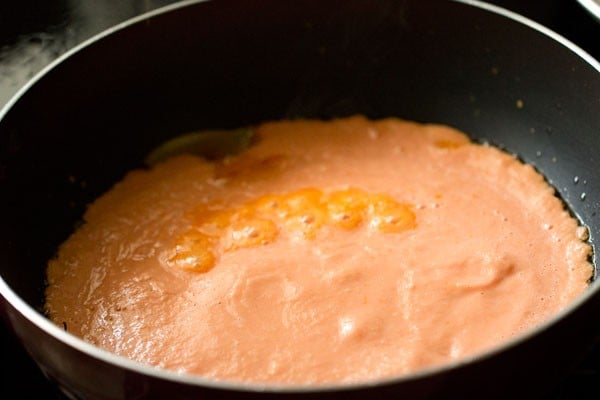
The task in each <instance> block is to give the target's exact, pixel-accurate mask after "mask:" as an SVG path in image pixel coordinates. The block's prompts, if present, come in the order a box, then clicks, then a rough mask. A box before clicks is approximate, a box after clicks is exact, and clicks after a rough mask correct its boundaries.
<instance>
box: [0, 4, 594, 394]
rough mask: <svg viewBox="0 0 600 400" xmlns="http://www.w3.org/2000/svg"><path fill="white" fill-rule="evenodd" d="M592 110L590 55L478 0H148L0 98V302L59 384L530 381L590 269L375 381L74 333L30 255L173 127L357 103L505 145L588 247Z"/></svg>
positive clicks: (170, 389)
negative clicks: (123, 350) (494, 342)
mask: <svg viewBox="0 0 600 400" xmlns="http://www.w3.org/2000/svg"><path fill="white" fill-rule="evenodd" d="M599 111H600V65H599V64H598V62H597V61H595V60H594V59H592V57H590V56H589V55H587V54H586V53H585V52H583V51H582V50H581V49H579V48H577V47H576V46H574V45H572V44H571V43H569V42H568V41H567V40H565V39H564V38H562V37H560V36H558V35H557V34H555V33H553V32H551V31H549V30H547V29H545V28H543V27H541V26H539V25H537V24H535V23H533V22H531V21H527V20H525V19H524V18H522V17H519V16H518V15H515V14H512V13H510V12H507V11H505V10H502V9H499V8H496V7H494V6H491V5H488V4H486V3H480V2H477V1H466V0H465V1H448V0H429V1H417V0H415V1H397V0H378V1H373V0H348V1H345V2H343V3H342V4H340V3H338V2H331V1H322V0H296V1H293V2H289V1H287V2H286V1H278V0H256V1H252V2H249V1H246V0H214V1H189V2H182V3H178V4H177V5H173V6H169V7H165V8H162V9H160V10H157V11H155V12H151V13H149V14H146V15H144V16H142V17H140V18H137V19H134V20H131V21H128V22H126V23H124V24H122V25H119V26H117V27H115V28H113V29H111V30H109V31H106V32H105V33H103V34H101V35H99V36H97V37H94V38H93V39H92V40H90V41H88V42H86V43H84V44H83V45H81V46H79V47H77V48H76V49H74V50H73V51H71V52H69V53H68V54H66V55H65V56H63V57H61V58H59V59H58V60H57V61H56V62H55V63H53V64H52V65H51V66H50V67H48V68H47V69H45V70H44V71H42V73H41V74H39V75H38V76H37V77H36V78H34V79H33V80H31V81H30V82H29V83H28V84H27V85H26V87H25V88H24V89H23V90H21V91H20V92H19V93H18V94H17V95H16V96H15V97H14V98H13V99H12V100H11V101H10V102H9V104H8V105H7V106H6V107H5V108H4V109H3V111H2V112H1V114H0V193H1V196H0V220H1V221H2V224H1V226H0V259H1V260H2V261H1V262H0V268H1V271H0V272H1V279H0V293H1V295H2V296H1V300H2V302H1V305H2V306H1V310H2V315H3V318H4V320H5V321H6V323H7V325H8V326H9V327H10V329H11V330H12V331H13V332H14V334H15V335H16V337H17V338H18V339H19V340H20V341H21V342H22V344H23V346H24V347H25V349H26V350H27V352H28V353H29V354H30V355H31V357H32V358H33V359H34V360H35V362H36V363H37V364H38V365H39V367H40V369H41V370H42V371H43V372H44V374H45V375H46V376H47V377H48V378H49V379H50V380H52V381H53V382H55V383H57V384H58V385H59V386H60V387H61V388H62V390H63V392H64V393H65V394H67V395H68V396H69V397H71V398H81V399H96V398H97V399H124V398H135V399H139V398H164V397H168V398H173V399H177V398H212V397H216V398H236V399H237V398H239V399H253V398H311V399H312V398H318V399H330V398H335V399H337V398H365V396H373V397H376V398H386V397H394V398H396V397H406V398H411V399H415V398H416V399H418V398H454V397H457V398H471V397H477V398H505V397H506V396H511V395H512V396H515V395H519V396H529V397H530V398H535V397H538V396H540V395H542V394H543V388H547V387H548V382H555V381H557V380H558V379H559V378H560V377H561V376H562V375H563V374H564V373H565V372H566V371H568V369H569V368H570V367H571V366H572V365H574V364H575V363H576V362H577V361H578V360H579V359H580V357H581V356H582V354H584V353H585V351H586V350H587V349H588V347H589V346H590V345H591V343H592V341H593V338H594V336H595V335H596V334H597V333H598V332H599V331H600V326H599V322H598V321H599V318H598V317H597V315H598V312H599V311H600V310H599V308H600V293H599V292H600V288H599V283H598V282H597V281H594V282H592V283H591V285H590V288H589V290H588V291H587V292H586V293H584V294H583V295H582V296H581V297H580V298H579V299H578V300H577V301H575V302H574V304H573V305H572V306H571V307H569V308H568V309H566V310H565V311H564V312H561V313H560V314H559V315H557V316H556V317H555V318H553V319H551V320H550V321H548V322H547V323H545V324H543V325H542V326H540V327H539V328H537V329H535V330H532V331H530V332H528V333H526V334H524V335H521V336H519V337H517V338H515V339H514V340H511V341H509V342H507V343H505V344H503V345H502V346H499V347H497V348H494V349H492V350H491V351H488V352H486V353H485V354H483V355H479V356H477V357H471V358H468V359H465V360H462V361H459V362H456V363H453V364H449V365H445V366H442V367H437V368H432V369H427V370H424V371H420V372H418V373H415V374H411V375H409V376H405V377H398V378H394V379H387V380H379V381H375V382H368V383H361V384H346V385H333V386H318V387H316V386H315V387H297V386H285V387H269V386H264V385H252V384H246V385H239V384H232V383H226V382H225V383H219V382H211V381H209V380H206V379H203V378H201V377H191V376H185V375H178V374H175V373H171V372H164V371H158V370H155V369H152V368H149V367H145V366H142V365H139V364H137V363H134V362H131V361H129V360H125V359H122V358H119V357H116V356H114V355H112V354H108V353H106V352H104V351H102V350H100V349H97V348H95V347H93V346H92V345H90V344H88V343H85V342H83V341H82V340H80V339H78V338H75V337H73V336H72V335H70V334H69V333H67V332H65V331H63V330H62V329H61V328H60V327H58V326H55V325H53V324H52V323H51V322H50V321H49V320H48V319H46V318H45V317H44V316H43V314H42V313H41V312H40V310H41V306H42V304H43V299H44V298H43V295H44V285H45V281H44V275H45V266H46V262H47V260H48V259H49V258H51V257H52V256H53V255H54V253H55V251H56V249H57V247H58V245H59V244H60V243H61V242H62V241H64V240H65V239H66V238H67V237H68V235H69V234H70V233H71V232H72V231H73V230H74V229H75V228H76V227H77V225H78V223H80V219H81V216H82V214H83V211H84V210H85V207H86V206H87V204H89V203H90V202H91V201H92V200H93V199H95V198H96V197H98V196H99V195H100V194H102V193H103V192H105V191H106V190H108V189H109V188H110V187H111V186H112V184H113V183H114V182H116V181H118V180H119V179H121V178H122V177H123V176H124V174H125V173H126V172H127V171H128V170H130V169H132V168H136V167H140V166H141V165H142V161H143V159H144V157H145V155H146V154H148V153H149V152H150V151H151V149H153V148H155V147H156V146H157V145H159V144H160V143H162V142H164V141H165V140H167V139H169V138H171V137H173V136H175V135H178V134H180V133H184V132H189V131H193V130H198V129H228V128H235V127H239V126H247V125H250V124H255V123H259V122H261V121H265V120H273V119H282V118H295V117H312V118H332V117H341V116H348V115H352V114H358V113H360V114H364V115H366V116H368V117H371V118H382V117H387V116H398V117H401V118H406V119H412V120H416V121H422V122H437V123H444V124H448V125H452V126H454V127H456V128H458V129H461V130H463V131H465V132H467V133H468V134H469V135H471V136H472V138H473V139H474V140H477V141H485V142H489V143H492V144H494V145H497V146H499V147H501V148H503V149H505V150H507V151H509V152H511V153H514V154H516V155H518V156H519V157H520V158H521V159H522V160H524V161H526V162H529V163H532V164H533V165H534V166H535V167H536V168H537V169H539V170H540V171H541V172H542V173H543V174H544V175H545V176H546V177H547V178H548V180H549V182H550V183H551V184H553V185H554V186H555V187H556V188H557V195H558V196H560V197H561V198H562V199H563V200H564V201H565V203H566V204H567V205H568V206H569V209H570V210H571V211H572V213H573V215H574V216H575V217H577V218H579V219H580V220H581V221H582V223H583V224H585V225H587V226H588V227H589V230H590V242H591V243H592V245H593V246H595V244H596V241H597V240H598V239H597V238H598V237H599V236H600V221H599V218H600V215H599V212H598V211H599V208H600V204H599V202H598V198H600V197H599V195H600V174H599V173H598V171H599V170H600V169H599V167H600V161H599V159H598V157H597V154H598V152H599V151H600V112H599ZM592 261H594V262H595V261H596V260H595V258H594V259H593V260H592ZM5 362H7V361H5Z"/></svg>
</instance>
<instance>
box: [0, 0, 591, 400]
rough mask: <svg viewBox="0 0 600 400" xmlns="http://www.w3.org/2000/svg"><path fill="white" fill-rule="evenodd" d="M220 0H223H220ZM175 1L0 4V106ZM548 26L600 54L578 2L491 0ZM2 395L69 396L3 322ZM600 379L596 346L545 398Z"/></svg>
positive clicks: (587, 388) (585, 389)
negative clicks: (123, 26)
mask: <svg viewBox="0 0 600 400" xmlns="http://www.w3.org/2000/svg"><path fill="white" fill-rule="evenodd" d="M216 1H218V0H216ZM594 1H595V0H594ZM175 2H176V1H174V0H102V1H95V0H53V1H36V0H20V1H18V2H17V1H13V2H10V1H6V2H5V1H2V2H0V107H1V106H3V105H4V104H5V103H6V102H7V101H8V100H9V99H10V97H11V96H12V95H13V94H15V93H16V92H17V90H18V89H19V88H20V87H21V86H22V85H23V84H25V83H26V82H27V80H28V79H29V78H31V77H32V76H33V75H35V74H36V73H37V72H38V71H40V70H41V69H42V68H43V67H44V66H45V65H47V64H48V63H49V62H50V61H52V60H53V59H55V58H56V57H58V56H59V55H60V54H62V53H64V52H65V51H66V50H68V49H70V48H71V47H73V46H74V45H76V44H78V43H81V42H82V41H83V40H85V39H87V38H89V37H91V36H93V35H94V34H95V33H98V32H100V31H102V30H104V29H106V28H108V27H110V26H112V25H113V24H115V23H118V22H121V21H124V20H126V19H128V18H130V17H133V16H135V15H138V14H140V13H142V12H145V11H149V10H151V9H155V8H157V7H160V6H163V5H167V4H170V3H175ZM488 2H489V3H493V4H497V5H499V6H502V7H505V8H507V9H509V10H512V11H515V12H517V13H519V14H521V15H524V16H526V17H528V18H530V19H532V20H534V21H536V22H539V23H541V24H542V25H545V26H546V27H548V28H550V29H552V30H553V31H555V32H557V33H559V34H561V35H562V36H564V37H566V38H567V39H569V40H571V41H572V42H574V43H575V44H577V45H578V46H580V47H581V48H582V49H584V50H585V51H587V52H588V53H589V54H591V55H592V56H593V57H594V58H596V59H597V60H600V18H599V19H596V18H594V17H593V16H592V15H591V14H590V13H588V12H586V10H584V8H583V7H582V6H581V5H580V4H579V3H578V2H577V1H575V0H545V1H529V0H528V1H522V0H490V1H488ZM0 346H1V353H0V354H2V359H3V362H2V373H1V375H0V376H1V379H2V381H1V382H2V384H1V385H0V397H2V398H7V396H6V394H9V393H15V394H17V395H16V396H17V397H18V398H37V399H57V400H64V399H65V397H64V395H62V393H61V392H60V391H59V390H58V389H57V388H56V386H54V385H53V384H51V383H50V382H49V381H47V380H46V379H45V377H44V376H43V374H42V373H41V371H40V370H39V369H38V368H37V366H36V365H35V364H34V362H33V361H32V360H31V359H30V358H29V357H28V355H27V354H26V353H25V351H24V350H23V348H22V347H21V345H20V343H19V342H18V341H17V340H16V339H15V338H14V337H13V336H12V335H11V334H10V333H9V332H8V330H7V329H6V327H5V326H4V325H3V324H2V323H0ZM599 384H600V332H599V335H598V340H597V345H596V346H595V347H593V348H592V350H591V351H590V352H589V354H588V355H587V357H586V358H585V359H584V360H583V361H582V362H581V363H580V364H579V365H578V366H577V367H576V368H575V369H574V370H573V371H572V372H571V373H570V374H568V375H567V376H566V377H565V378H564V379H563V380H562V381H560V382H549V393H548V395H547V397H546V398H544V399H543V400H562V399H592V398H593V399H596V398H598V385H599Z"/></svg>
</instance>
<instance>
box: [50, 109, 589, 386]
mask: <svg viewBox="0 0 600 400" xmlns="http://www.w3.org/2000/svg"><path fill="white" fill-rule="evenodd" d="M255 134H256V136H257V138H258V140H257V142H256V143H255V144H253V145H252V146H251V147H250V148H249V149H248V150H246V151H244V152H243V153H241V154H239V155H237V156H232V157H230V158H226V159H225V160H222V161H214V162H209V161H206V160H203V159H201V158H198V157H194V156H190V155H181V156H177V157H173V158H171V159H168V160H166V161H164V162H161V163H159V164H158V165H156V166H155V167H153V168H152V169H150V170H136V171H132V172H131V173H129V174H128V175H127V176H126V177H125V178H124V179H123V181H122V182H119V183H117V184H116V185H115V186H114V188H113V189H112V190H111V191H109V192H108V193H106V194H105V195H103V196H102V197H100V198H99V199H98V200H97V201H95V202H94V203H93V204H91V205H90V207H89V209H88V211H87V212H86V214H85V221H86V222H85V224H84V225H83V226H81V228H80V229H78V230H77V231H76V232H75V233H74V234H73V235H72V236H71V237H70V238H69V239H68V240H67V241H66V242H65V243H64V244H63V245H62V247H61V248H60V250H59V253H58V256H57V257H56V258H55V259H53V260H51V261H50V262H49V266H48V283H49V285H48V288H47V299H46V300H47V301H46V310H47V313H48V315H49V317H50V318H51V319H52V320H53V321H54V322H55V323H56V324H58V325H60V326H64V327H65V328H66V329H67V330H68V331H69V332H71V333H73V334H74V335H77V336H80V337H82V338H83V339H85V340H86V341H89V342H90V343H93V344H95V345H97V346H99V347H102V348H104V349H106V350H109V351H111V352H114V353H117V354H119V355H122V356H125V357H128V358H131V359H133V360H137V361H139V362H141V363H144V364H149V365H153V366H157V367H161V368H166V369H170V370H174V371H178V372H181V373H188V374H198V375H201V376H204V377H207V378H211V379H215V380H227V381H243V382H252V383H261V384H263V383H272V384H331V383H343V382H361V381H370V380H375V379H382V378H388V377H393V376H400V375H403V374H408V373H411V372H413V371H417V370H419V369H422V368H426V367H432V366H437V365H441V364H444V363H448V362H450V361H453V360H458V359H461V358H464V357H466V356H471V355H474V354H477V353H479V352H482V351H484V350H488V349H490V348H492V347H493V346H496V345H498V344H500V343H502V342H504V341H506V340H507V339H509V338H511V337H514V336H515V335H518V334H520V333H522V332H524V331H526V330H528V329H531V328H533V327H535V326H536V325H538V324H540V323H542V322H543V321H545V320H547V319H548V318H550V317H552V316H553V315H555V314H556V313H558V312H559V311H560V310H562V309H564V308H565V307H566V306H568V305H569V304H570V303H571V302H572V301H573V300H574V299H575V298H576V297H577V296H579V295H580V294H581V293H582V292H583V291H585V289H586V287H587V286H588V282H589V280H590V279H591V276H592V273H593V268H592V265H591V263H590V262H589V256H590V254H591V247H590V246H589V245H588V244H587V243H586V239H587V238H586V234H585V232H586V230H585V228H583V227H581V226H579V224H578V221H577V220H576V219H574V218H572V217H571V216H570V214H569V213H568V212H567V211H566V210H565V208H564V205H563V203H562V202H561V201H560V200H559V199H558V198H557V197H556V196H555V193H554V190H553V188H552V187H551V186H550V185H548V183H547V182H546V181H545V180H544V178H543V176H542V175H540V174H539V173H538V172H536V171H535V169H534V168H533V167H532V166H530V165H525V164H523V163H521V162H520V161H519V160H518V159H517V158H515V157H513V156H512V155H509V154H507V153H505V152H502V151H500V150H499V149H497V148H494V147H491V146H485V145H479V144H475V143H472V142H471V141H470V140H469V139H468V137H467V136H466V135H465V134H463V133H461V132H458V131H456V130H455V129H452V128H450V127H446V126H441V125H425V124H417V123H413V122H409V121H403V120H399V119H393V118H389V119H383V120H378V121H369V120H367V119H365V118H364V117H361V116H356V117H351V118H345V119H336V120H331V121H317V120H295V121H278V122H269V123H264V124H261V125H260V126H257V127H256V128H255Z"/></svg>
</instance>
